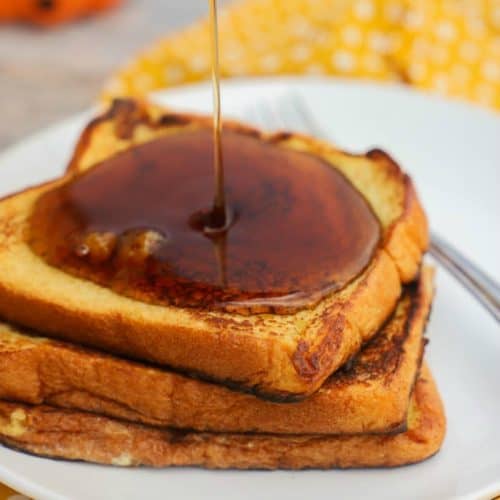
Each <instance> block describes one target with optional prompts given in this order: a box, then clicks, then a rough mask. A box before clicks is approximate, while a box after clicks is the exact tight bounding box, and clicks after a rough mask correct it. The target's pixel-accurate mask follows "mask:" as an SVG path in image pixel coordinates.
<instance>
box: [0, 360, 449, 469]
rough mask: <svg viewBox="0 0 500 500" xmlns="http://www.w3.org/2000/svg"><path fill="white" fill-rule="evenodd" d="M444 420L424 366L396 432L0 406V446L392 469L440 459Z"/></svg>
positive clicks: (166, 459)
mask: <svg viewBox="0 0 500 500" xmlns="http://www.w3.org/2000/svg"><path fill="white" fill-rule="evenodd" d="M445 428H446V422H445V416H444V410H443V406H442V403H441V400H440V398H439V394H438V392H437V388H436V386H435V384H434V381H433V379H432V377H431V374H430V372H429V370H428V369H427V368H426V367H424V369H423V371H422V375H421V377H420V378H419V380H418V382H417V384H416V386H415V390H414V394H413V398H412V402H411V409H410V413H409V417H408V430H407V431H406V432H403V433H399V434H388V435H369V434H365V435H357V436H348V435H344V436H321V435H310V436H307V435H302V436H277V435H272V434H268V435H265V434H261V435H259V434H210V433H196V432H181V431H166V430H156V429H152V428H148V427H145V426H142V425H138V424H127V423H122V422H119V421H116V420H112V419H109V418H106V417H100V416H97V415H91V414H86V413H79V412H74V411H69V410H58V409H55V408H51V407H47V406H32V407H29V406H24V405H19V404H12V403H6V402H0V441H2V442H3V443H4V444H6V445H7V446H11V447H14V448H17V449H20V450H23V451H27V452H30V453H34V454H36V455H42V456H49V457H55V458H64V459H69V460H84V461H88V462H96V463H101V464H113V465H121V466H137V465H146V466H151V467H168V466H186V465H197V466H202V467H207V468H217V469H226V468H236V469H304V468H321V469H326V468H334V467H338V468H353V467H395V466H400V465H405V464H410V463H415V462H419V461H422V460H425V459H426V458H428V457H430V456H432V455H433V454H435V453H436V452H437V451H438V450H439V448H440V446H441V443H442V441H443V438H444V434H445Z"/></svg>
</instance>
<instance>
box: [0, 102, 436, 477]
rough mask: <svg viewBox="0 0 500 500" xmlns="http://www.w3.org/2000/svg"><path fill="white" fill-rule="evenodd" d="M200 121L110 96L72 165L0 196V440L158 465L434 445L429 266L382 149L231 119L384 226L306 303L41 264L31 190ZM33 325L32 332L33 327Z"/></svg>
mask: <svg viewBox="0 0 500 500" xmlns="http://www.w3.org/2000/svg"><path fill="white" fill-rule="evenodd" d="M210 126H211V123H210V120H209V119H208V118H203V117H199V116H191V115H179V114H174V113H171V112H170V111H168V110H165V109H162V108H159V107H157V106H155V105H152V104H148V103H143V102H136V101H132V100H120V101H115V103H114V104H113V105H112V107H111V108H110V109H109V110H108V111H107V112H106V113H105V114H103V115H102V116H100V117H98V118H97V119H95V120H94V121H93V122H91V123H90V124H89V125H88V126H87V128H86V130H85V131H84V132H83V134H82V136H81V138H80V141H79V143H78V145H77V147H76V150H75V153H74V156H73V159H72V160H71V162H70V165H69V167H68V169H67V172H66V173H65V174H64V175H63V176H62V177H61V178H60V179H57V180H55V181H52V182H49V183H47V184H44V185H41V186H36V187H34V188H31V189H28V190H26V191H23V192H21V193H18V194H14V195H12V196H10V197H8V198H5V199H3V200H2V201H0V316H1V317H2V319H3V322H2V323H0V441H1V442H2V443H3V444H5V445H7V446H10V447H13V448H16V449H19V450H23V451H27V452H30V453H34V454H37V455H41V456H48V457H57V458H64V459H70V460H85V461H89V462H96V463H103V464H113V465H119V466H132V465H146V466H153V467H165V466H175V465H196V466H203V467H208V468H240V469H249V468H256V469H278V468H287V469H303V468H330V467H339V468H347V467H390V466H399V465H403V464H409V463H414V462H418V461H421V460H424V459H426V458H428V457H430V456H431V455H433V454H434V453H436V452H437V451H438V450H439V448H440V446H441V443H442V440H443V438H444V433H445V426H446V424H445V417H444V410H443V407H442V404H441V401H440V397H439V394H438V391H437V388H436V386H435V384H434V381H433V379H432V375H431V373H430V371H429V368H428V367H427V365H426V364H425V362H424V361H423V353H424V346H425V339H424V333H425V326H426V322H427V319H428V316H429V313H430V309H431V303H432V298H433V270H432V269H431V268H429V267H427V266H425V265H422V258H423V255H424V253H425V250H426V248H427V244H428V229H427V222H426V218H425V215H424V212H423V210H422V208H421V206H420V203H419V200H418V198H417V196H416V193H415V190H414V188H413V185H412V182H411V180H410V179H409V178H408V176H406V175H405V174H404V173H403V172H402V171H401V170H400V168H399V167H398V166H397V165H396V164H395V162H394V161H393V160H392V159H391V158H390V157H389V156H387V155H386V154H385V153H383V152H382V151H379V150H373V151H371V152H369V153H367V154H366V155H359V156H356V155H350V154H347V153H344V152H342V151H339V150H337V149H335V148H333V147H332V146H331V145H328V144H326V143H323V142H320V141H317V140H315V139H312V138H309V137H304V136H301V135H297V134H284V133H280V134H273V135H266V134H263V133H262V132H259V131H257V130H254V129H250V128H248V127H246V126H243V125H241V124H237V123H233V122H228V123H226V124H225V128H226V129H227V130H231V131H233V132H237V133H241V134H248V135H249V136H252V137H256V138H258V139H259V140H261V141H266V142H268V143H270V144H276V145H277V146H278V147H281V148H285V149H286V148H289V149H292V150H295V151H301V152H307V153H309V154H313V155H317V156H319V157H321V158H322V159H323V160H325V161H327V162H328V163H329V164H330V165H331V166H332V168H335V169H337V170H338V171H339V172H340V173H341V174H342V175H343V176H345V178H346V179H347V180H348V181H349V182H350V183H351V184H352V185H353V186H354V188H355V189H356V190H357V191H358V192H359V193H361V195H362V196H363V197H364V199H365V200H366V202H367V203H368V204H369V206H370V207H371V210H372V211H373V213H374V214H375V216H376V217H377V219H378V221H379V223H380V228H381V233H382V234H381V239H380V242H379V244H378V246H377V248H376V251H375V252H374V254H373V255H372V257H371V260H370V262H369V264H368V265H367V266H366V267H365V268H364V270H363V271H362V273H361V274H359V275H358V276H357V277H356V278H355V279H353V280H352V281H350V282H349V283H348V284H347V285H346V286H344V287H342V288H341V289H339V290H333V291H332V292H331V293H329V294H328V295H327V296H325V297H321V298H320V299H319V300H317V301H316V303H315V304H314V305H312V306H311V307H307V308H305V309H299V310H296V309H293V310H292V309H291V310H279V308H276V309H274V308H271V309H269V310H262V311H259V312H258V313H255V312H254V311H251V310H247V309H245V308H241V307H239V306H238V307H236V306H235V307H234V309H233V310H231V309H230V308H229V309H227V310H224V311H214V310H205V309H203V308H198V309H197V308H186V307H179V306H174V305H168V304H167V305H165V304H154V303H149V302H147V301H143V300H141V297H138V296H137V294H135V293H132V292H133V291H130V290H124V291H120V292H117V291H116V290H112V289H110V288H108V287H106V286H103V285H102V284H100V283H96V282H93V281H91V280H89V279H86V278H85V277H82V276H79V275H78V273H68V272H65V271H63V270H61V269H58V268H57V267H54V266H52V265H50V264H49V263H47V262H46V260H45V259H44V258H43V256H41V255H39V254H37V253H36V252H35V251H34V250H33V248H32V247H31V245H30V243H29V234H30V221H31V215H32V213H33V210H34V206H35V205H36V203H37V200H38V199H39V198H40V197H41V196H42V195H43V194H44V193H46V192H48V191H50V190H52V189H55V188H57V187H59V186H63V185H64V184H65V183H68V182H71V181H72V180H73V179H75V178H76V177H78V176H83V175H86V173H88V172H90V171H92V170H93V169H98V168H99V164H100V163H101V162H103V161H104V160H106V159H107V158H111V157H114V156H118V155H120V154H122V153H123V152H125V151H129V150H132V149H133V148H137V147H138V146H140V145H143V144H146V143H148V142H150V141H155V140H158V139H159V138H162V137H165V136H167V135H169V134H176V133H182V132H185V131H186V130H188V131H189V130H197V129H206V128H209V127H210ZM39 332H40V333H39Z"/></svg>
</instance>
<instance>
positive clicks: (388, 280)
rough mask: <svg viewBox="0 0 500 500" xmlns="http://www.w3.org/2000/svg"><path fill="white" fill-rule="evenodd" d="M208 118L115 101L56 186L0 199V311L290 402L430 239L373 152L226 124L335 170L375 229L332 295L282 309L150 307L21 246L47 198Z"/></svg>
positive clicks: (387, 164) (416, 206)
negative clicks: (355, 270)
mask: <svg viewBox="0 0 500 500" xmlns="http://www.w3.org/2000/svg"><path fill="white" fill-rule="evenodd" d="M208 127H210V120H209V119H208V118H202V117H197V116H191V115H179V114H174V113H171V112H169V111H167V110H162V109H160V108H158V107H156V106H152V105H148V104H144V103H136V102H134V101H118V102H116V103H115V104H114V106H113V107H112V108H111V110H110V111H108V112H107V113H105V114H104V115H103V116H101V117H100V118H98V119H96V120H95V121H94V122H93V123H92V124H91V125H89V127H88V128H87V129H86V131H85V132H84V133H83V135H82V139H81V140H80V142H79V144H78V146H77V149H76V153H75V157H74V159H73V161H72V164H71V168H70V171H69V172H68V173H67V174H66V175H65V176H64V177H62V178H61V179H58V180H56V181H53V182H50V183H47V184H44V185H41V186H37V187H34V188H31V189H28V190H26V191H24V192H22V193H18V194H16V195H13V196H10V197H8V198H5V199H3V200H2V201H1V202H0V315H2V316H3V317H4V318H5V319H7V320H10V321H12V322H15V323H18V324H21V325H24V326H27V327H31V328H34V329H36V330H37V331H42V332H44V333H46V334H47V335H51V336H54V337H58V338H61V339H65V340H69V341H72V342H75V343H77V344H84V345H88V346H93V347H97V348H101V349H104V350H106V351H109V352H113V353H117V354H121V355H125V356H128V357H130V358H135V359H139V360H146V361H150V362H153V363H157V364H160V365H165V366H170V367H173V368H175V369H177V370H180V371H185V372H188V373H191V374H197V375H199V376H201V377H204V378H206V379H209V380H214V381H218V382H222V383H227V384H229V385H232V386H234V387H238V388H241V389H244V390H247V391H253V392H255V393H256V394H258V395H260V396H265V397H269V398H274V399H277V400H279V399H282V400H286V399H289V400H292V399H295V400H297V399H300V398H303V397H305V396H308V395H310V394H312V393H314V392H315V391H316V390H317V389H318V388H319V387H320V386H321V384H322V383H323V381H324V380H325V379H326V378H327V377H328V376H329V375H330V374H331V373H333V372H334V371H335V370H337V369H338V368H339V367H340V366H342V365H343V364H344V363H345V362H346V361H347V360H348V359H350V358H351V357H352V356H353V355H354V354H355V353H356V352H357V351H358V350H359V348H360V346H361V345H362V344H363V343H364V342H366V341H367V340H369V339H370V338H371V337H372V336H373V335H374V334H375V333H376V332H377V330H378V329H379V328H380V326H381V325H382V324H383V323H384V321H385V320H386V319H387V318H388V317H389V315H390V314H391V312H392V310H393V309H394V306H395V304H396V302H397V300H398V298H399V295H400V292H401V285H402V283H408V282H410V281H411V280H413V279H414V278H415V277H416V275H417V273H418V269H419V265H420V261H421V257H422V254H423V252H424V251H425V249H426V247H427V243H428V230H427V222H426V218H425V215H424V213H423V210H422V208H421V206H420V203H419V201H418V199H417V196H416V193H415V190H414V188H413V185H412V182H411V180H410V179H409V178H408V177H407V176H406V175H405V174H404V173H403V172H402V171H401V170H400V168H399V167H398V166H397V165H396V164H395V162H394V161H393V160H391V158H390V157H389V156H387V155H386V154H385V153H383V152H381V151H378V150H376V151H371V152H369V153H367V154H366V155H351V154H347V153H344V152H342V151H339V150H337V149H335V148H333V147H332V146H330V145H328V144H326V143H323V142H320V141H317V140H315V139H312V138H309V137H304V136H299V135H296V134H275V135H272V136H269V135H265V134H263V133H260V132H258V131H256V130H253V129H249V128H248V127H245V126H243V125H239V124H236V123H227V124H226V130H231V131H234V132H237V133H241V134H248V135H249V136H252V137H258V138H259V140H261V141H267V142H269V143H272V144H274V145H276V146H277V147H280V148H284V149H287V150H288V149H290V150H294V151H299V152H307V153H310V154H312V155H314V156H316V157H318V158H321V159H322V160H323V161H326V162H327V163H328V164H329V165H331V166H332V168H334V169H336V170H338V171H339V172H340V173H341V174H342V176H344V177H345V178H346V179H347V180H348V181H349V182H350V183H351V184H352V186H354V188H355V189H356V190H357V191H358V192H359V193H361V195H362V196H363V197H364V199H365V200H366V201H367V203H368V204H369V206H370V208H371V210H372V211H373V213H374V214H375V215H376V217H377V219H378V221H379V223H380V226H381V231H382V236H381V240H380V243H379V244H378V246H377V248H376V251H375V253H374V255H373V257H372V258H371V261H370V263H369V264H368V265H367V267H366V268H365V269H364V270H363V272H362V273H361V274H359V275H358V276H357V277H356V278H355V279H354V280H352V281H351V282H349V284H348V285H347V286H345V287H344V288H342V289H341V290H338V291H335V292H332V293H331V294H329V295H328V296H327V297H326V298H323V299H322V300H320V301H319V302H318V303H316V304H314V305H312V306H310V307H307V308H305V309H303V310H299V311H295V312H289V313H280V314H274V313H251V314H243V313H240V312H239V311H236V312H227V311H211V310H205V309H197V308H196V307H195V308H185V307H177V306H165V305H155V304H151V303H147V302H144V301H141V300H136V299H134V298H131V297H128V296H126V295H127V291H126V290H125V292H124V294H120V293H116V292H115V291H113V290H111V289H109V288H106V287H104V286H100V285H99V284H97V283H94V282H92V281H90V280H88V279H82V278H79V277H77V276H74V275H71V274H69V273H67V272H63V271H61V270H60V269H57V268H55V267H53V266H51V265H49V264H48V263H47V262H46V261H45V260H44V259H43V258H41V257H40V256H39V255H38V254H37V253H35V252H34V251H33V249H32V247H31V246H30V245H29V244H28V243H27V238H28V236H27V234H29V232H30V220H31V216H32V213H33V210H34V206H35V205H36V203H37V201H38V200H39V199H40V197H41V196H43V195H44V194H45V193H48V192H49V191H52V190H55V189H56V188H58V187H61V186H63V185H66V184H67V183H70V182H72V181H73V180H74V179H75V176H76V177H78V176H79V175H83V174H82V173H81V172H84V171H86V170H88V169H89V168H90V167H92V166H93V165H96V163H98V162H99V161H101V160H103V159H106V158H110V157H114V156H115V155H117V154H118V153H119V152H120V151H124V150H127V149H129V148H131V147H133V146H137V145H138V144H143V143H146V142H147V141H152V140H153V139H155V138H158V137H162V136H166V135H168V134H176V133H179V131H181V130H188V129H189V130H195V129H203V128H205V129H206V128H208Z"/></svg>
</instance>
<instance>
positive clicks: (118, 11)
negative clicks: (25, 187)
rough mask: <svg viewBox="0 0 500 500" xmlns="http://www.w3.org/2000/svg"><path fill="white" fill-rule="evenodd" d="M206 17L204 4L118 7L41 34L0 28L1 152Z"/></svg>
mask: <svg viewBox="0 0 500 500" xmlns="http://www.w3.org/2000/svg"><path fill="white" fill-rule="evenodd" d="M9 1H11V0H0V3H2V2H9ZM12 1H13V3H16V2H17V3H19V4H20V3H22V1H23V0H12ZM77 1H78V0H70V3H71V2H77ZM228 1H229V0H219V3H220V4H221V5H223V4H227V3H228ZM33 3H35V1H33ZM1 10H2V7H1V6H0V14H1ZM207 11H208V2H207V1H206V0H182V1H178V0H125V1H123V2H121V3H120V5H118V6H116V8H112V9H109V10H106V11H103V12H99V13H98V15H94V16H88V17H85V18H84V19H76V20H74V21H73V20H71V19H68V20H65V21H64V22H61V24H59V23H56V24H53V25H50V26H48V27H47V26H44V27H35V26H33V25H32V23H31V22H19V21H17V22H15V23H14V22H8V23H7V22H4V24H0V107H1V109H2V120H0V149H2V148H4V147H5V146H7V145H8V144H9V143H12V142H14V141H16V140H18V139H21V138H22V137H23V136H24V135H26V134H27V133H29V132H33V131H35V130H37V129H39V128H40V127H42V126H44V125H47V124H49V123H52V122H55V121H57V120H59V119H61V118H64V117H67V116H69V115H71V114H72V113H74V112H77V111H81V110H83V109H85V108H87V107H88V106H89V105H90V104H91V103H93V102H94V101H95V100H96V96H98V95H99V92H100V91H101V89H102V87H103V85H104V82H105V80H106V79H107V78H108V77H109V75H110V74H111V73H112V72H113V71H115V70H116V69H117V68H119V67H120V66H122V65H123V64H124V63H125V62H127V61H128V60H129V59H130V58H131V57H132V56H133V55H135V54H136V53H137V52H138V50H140V49H141V48H143V47H145V46H147V45H148V44H150V43H151V42H152V41H154V40H155V39H157V38H158V37H160V36H162V35H168V34H169V33H173V32H174V31H175V30H177V29H180V28H181V27H183V26H186V25H188V24H190V23H191V22H193V21H194V20H196V19H198V18H200V17H202V16H205V15H206V13H207Z"/></svg>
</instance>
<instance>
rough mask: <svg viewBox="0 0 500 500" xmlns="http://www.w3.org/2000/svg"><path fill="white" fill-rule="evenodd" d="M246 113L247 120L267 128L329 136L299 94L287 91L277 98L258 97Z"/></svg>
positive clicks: (322, 136)
mask: <svg viewBox="0 0 500 500" xmlns="http://www.w3.org/2000/svg"><path fill="white" fill-rule="evenodd" d="M244 115H245V118H246V119H247V120H249V121H251V122H252V123H254V124H255V125H257V126H259V127H261V128H264V129H267V130H292V131H297V132H304V133H307V134H311V135H314V136H316V137H319V138H324V139H325V138H327V134H326V133H325V132H324V131H323V130H322V129H321V127H320V126H319V125H318V123H317V122H316V120H315V118H314V117H313V115H312V114H311V113H310V111H309V110H308V109H307V107H306V106H305V105H304V103H303V102H302V99H301V98H300V96H298V95H297V94H293V93H287V94H284V95H283V96H281V97H278V98H277V99H268V98H262V99H257V100H256V101H254V102H253V103H252V105H251V106H250V107H249V108H247V109H246V110H245V112H244Z"/></svg>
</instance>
